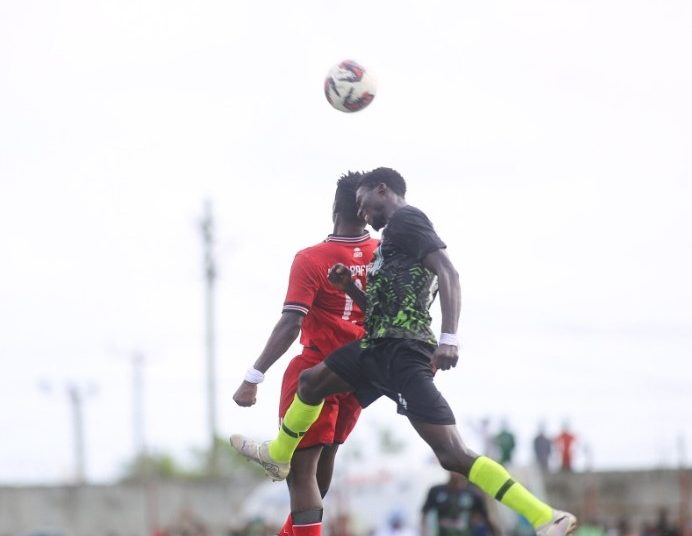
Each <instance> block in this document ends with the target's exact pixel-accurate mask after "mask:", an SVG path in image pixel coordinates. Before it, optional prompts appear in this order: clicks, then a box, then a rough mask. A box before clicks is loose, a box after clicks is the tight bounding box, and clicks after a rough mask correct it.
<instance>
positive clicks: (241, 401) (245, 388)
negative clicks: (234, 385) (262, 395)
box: [233, 382, 257, 407]
mask: <svg viewBox="0 0 692 536" xmlns="http://www.w3.org/2000/svg"><path fill="white" fill-rule="evenodd" d="M233 400H234V401H235V403H236V404H238V405H239V406H243V407H249V406H252V405H253V404H254V403H255V402H257V384H256V383H250V382H243V383H241V384H240V387H238V390H237V391H236V392H235V394H234V395H233Z"/></svg>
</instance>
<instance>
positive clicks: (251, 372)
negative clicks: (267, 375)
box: [245, 368, 264, 383]
mask: <svg viewBox="0 0 692 536" xmlns="http://www.w3.org/2000/svg"><path fill="white" fill-rule="evenodd" d="M245 381H246V382H248V383H262V382H263V381H264V373H263V372H260V371H259V370H257V369H256V368H249V369H247V372H246V373H245Z"/></svg>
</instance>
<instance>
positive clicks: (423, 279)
mask: <svg viewBox="0 0 692 536" xmlns="http://www.w3.org/2000/svg"><path fill="white" fill-rule="evenodd" d="M446 247H447V246H446V245H445V243H444V242H443V241H442V240H441V239H440V237H439V236H437V233H436V232H435V229H434V228H433V225H432V223H431V222H430V220H429V219H428V217H427V216H426V215H425V214H424V213H423V212H422V211H420V210H418V209H417V208H415V207H412V206H410V205H406V206H404V207H402V208H400V209H398V210H397V211H396V212H395V213H394V214H393V215H392V217H391V218H390V219H389V222H388V223H387V225H386V227H385V228H384V230H383V231H382V242H381V243H380V247H379V248H378V249H377V251H376V252H375V257H374V259H373V265H372V268H371V269H370V272H369V273H368V282H367V291H366V296H367V309H366V315H365V316H366V319H365V329H366V333H367V335H366V338H365V339H364V341H363V344H364V346H367V345H368V343H369V342H372V341H374V340H376V339H387V338H394V339H414V340H419V341H423V342H426V343H429V344H433V345H437V341H436V339H435V335H434V334H433V332H432V330H431V329H430V323H431V318H430V312H429V309H430V305H431V304H432V302H433V299H434V298H435V295H436V294H437V276H436V275H435V274H434V273H433V272H431V271H430V270H428V269H427V268H426V267H425V266H423V263H422V261H423V259H424V258H425V256H426V255H428V254H429V253H432V252H433V251H436V250H438V249H443V248H446Z"/></svg>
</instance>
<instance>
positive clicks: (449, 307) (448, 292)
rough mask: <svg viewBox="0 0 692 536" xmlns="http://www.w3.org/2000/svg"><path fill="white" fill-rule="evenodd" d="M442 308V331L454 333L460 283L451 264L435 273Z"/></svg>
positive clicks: (459, 299) (458, 307) (457, 314)
mask: <svg viewBox="0 0 692 536" xmlns="http://www.w3.org/2000/svg"><path fill="white" fill-rule="evenodd" d="M437 282H438V286H439V293H440V309H441V310H442V333H456V332H457V329H458V327H459V315H460V313H461V284H460V283H459V274H458V272H457V271H456V270H455V269H454V267H453V266H451V264H450V266H449V267H446V268H445V269H444V270H440V273H439V274H437Z"/></svg>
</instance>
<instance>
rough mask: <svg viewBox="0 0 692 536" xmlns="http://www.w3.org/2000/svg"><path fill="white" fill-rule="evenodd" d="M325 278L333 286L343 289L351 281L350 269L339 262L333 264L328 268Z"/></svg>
mask: <svg viewBox="0 0 692 536" xmlns="http://www.w3.org/2000/svg"><path fill="white" fill-rule="evenodd" d="M327 278H328V279H329V282H330V283H331V284H332V285H333V286H334V287H336V288H338V289H339V290H344V291H345V290H346V289H347V288H348V286H349V284H351V283H352V282H353V279H352V278H351V270H349V269H348V266H346V265H345V264H341V263H338V264H335V265H334V266H332V267H331V268H330V269H329V273H328V274H327Z"/></svg>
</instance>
